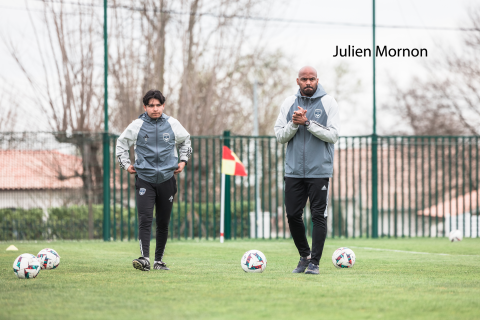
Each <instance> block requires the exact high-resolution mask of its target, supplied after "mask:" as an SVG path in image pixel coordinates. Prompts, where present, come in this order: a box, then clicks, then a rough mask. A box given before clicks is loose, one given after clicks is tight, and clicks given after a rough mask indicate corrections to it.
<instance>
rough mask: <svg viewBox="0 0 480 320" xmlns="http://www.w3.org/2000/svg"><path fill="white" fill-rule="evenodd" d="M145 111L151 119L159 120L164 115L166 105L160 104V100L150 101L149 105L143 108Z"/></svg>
mask: <svg viewBox="0 0 480 320" xmlns="http://www.w3.org/2000/svg"><path fill="white" fill-rule="evenodd" d="M143 109H145V111H146V112H147V114H148V116H149V117H150V118H152V119H158V118H160V117H161V116H162V114H163V109H165V103H164V104H160V101H158V99H154V98H152V99H150V101H148V105H146V106H143Z"/></svg>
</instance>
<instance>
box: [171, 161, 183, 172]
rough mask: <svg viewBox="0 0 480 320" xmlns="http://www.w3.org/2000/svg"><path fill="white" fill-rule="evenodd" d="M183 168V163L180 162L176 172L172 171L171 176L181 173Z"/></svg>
mask: <svg viewBox="0 0 480 320" xmlns="http://www.w3.org/2000/svg"><path fill="white" fill-rule="evenodd" d="M183 168H185V162H183V161H181V162H180V163H179V164H178V168H177V170H175V171H173V174H177V173H180V172H182V171H183Z"/></svg>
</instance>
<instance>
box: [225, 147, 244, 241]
mask: <svg viewBox="0 0 480 320" xmlns="http://www.w3.org/2000/svg"><path fill="white" fill-rule="evenodd" d="M225 175H229V176H244V177H245V176H247V172H246V171H245V166H244V165H243V163H242V162H241V161H240V159H238V157H237V155H236V154H235V153H234V152H233V151H232V150H230V148H228V147H226V146H223V153H222V200H221V204H220V243H223V241H224V230H225ZM228 192H230V190H228Z"/></svg>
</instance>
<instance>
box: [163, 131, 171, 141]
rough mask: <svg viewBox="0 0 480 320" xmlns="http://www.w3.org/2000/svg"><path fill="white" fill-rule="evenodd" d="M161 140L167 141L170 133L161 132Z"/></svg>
mask: <svg viewBox="0 0 480 320" xmlns="http://www.w3.org/2000/svg"><path fill="white" fill-rule="evenodd" d="M163 140H165V142H168V140H170V134H168V133H164V134H163Z"/></svg>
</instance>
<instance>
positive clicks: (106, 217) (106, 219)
mask: <svg viewBox="0 0 480 320" xmlns="http://www.w3.org/2000/svg"><path fill="white" fill-rule="evenodd" d="M103 5H104V7H103V14H104V16H103V40H104V51H105V52H104V59H105V61H104V68H105V71H104V77H105V79H104V86H105V97H104V113H105V118H104V119H105V120H104V126H105V132H104V133H103V240H104V241H109V240H110V141H109V136H108V82H107V79H108V47H107V1H106V0H105V1H104V3H103Z"/></svg>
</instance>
